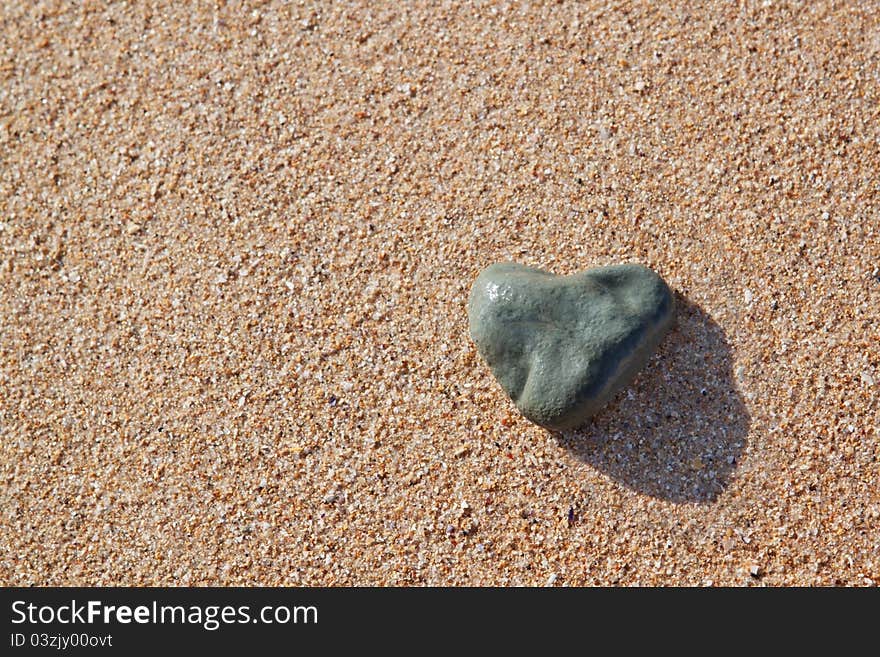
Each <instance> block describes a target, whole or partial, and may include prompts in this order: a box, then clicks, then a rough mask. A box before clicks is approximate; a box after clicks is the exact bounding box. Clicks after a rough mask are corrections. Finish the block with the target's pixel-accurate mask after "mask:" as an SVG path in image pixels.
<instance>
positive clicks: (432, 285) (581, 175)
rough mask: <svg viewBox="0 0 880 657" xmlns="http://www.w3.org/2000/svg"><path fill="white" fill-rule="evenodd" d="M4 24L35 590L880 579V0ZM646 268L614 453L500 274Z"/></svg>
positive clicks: (14, 474)
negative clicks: (535, 364) (534, 371)
mask: <svg viewBox="0 0 880 657" xmlns="http://www.w3.org/2000/svg"><path fill="white" fill-rule="evenodd" d="M653 4H654V3H650V2H638V3H622V2H620V3H618V2H614V3H606V2H592V3H574V2H552V3H551V2H547V3H544V2H531V3H513V2H480V3H467V2H444V3H433V2H426V1H425V2H414V3H407V4H405V5H404V4H403V3H397V2H387V3H380V2H367V1H362V2H346V3H330V2H323V3H314V4H305V3H290V4H281V3H276V2H261V3H254V4H253V5H250V4H248V5H246V6H245V5H240V4H238V3H224V2H216V3H208V2H204V3H194V4H192V5H190V4H189V3H181V2H116V3H112V4H110V5H109V6H105V5H104V4H103V3H100V2H86V3H73V2H70V3H64V2H51V1H48V2H29V1H24V0H20V1H18V2H12V1H10V2H4V3H3V5H2V9H0V12H2V13H0V160H2V166H0V222H2V223H0V438H2V439H0V445H2V458H0V477H2V485H0V545H2V551H0V582H2V583H3V584H6V585H48V584H56V585H57V584H67V585H99V584H127V585H146V584H150V585H169V584H186V585H233V584H247V585H256V584H261V585H328V584H334V585H354V584H359V585H370V584H381V585H422V584H432V585H465V584H467V585H516V584H525V585H544V584H553V585H610V584H615V585H630V584H642V585H707V584H714V585H876V584H878V583H880V402H878V384H880V347H878V344H880V343H878V340H880V328H878V327H880V146H878V143H880V127H878V126H880V109H878V107H880V105H878V102H880V12H878V11H876V9H877V5H876V3H874V2H871V1H867V0H866V1H863V2H859V1H853V2H825V1H817V2H792V3H787V2H747V3H725V2H705V3H692V2H688V3H680V4H679V5H678V6H675V7H668V6H667V7H656V8H655V7H653ZM502 260H514V261H517V262H521V263H523V264H527V265H532V266H538V267H542V268H545V269H548V270H550V271H553V272H555V273H560V274H568V273H572V272H575V271H579V270H583V269H586V268H588V267H591V266H597V265H604V264H610V263H617V262H640V263H643V264H645V265H647V266H649V267H652V268H653V269H655V270H656V271H657V272H659V273H660V274H661V275H662V276H663V277H664V278H665V280H666V281H667V282H668V283H669V284H670V286H671V287H672V288H673V289H674V290H675V293H676V298H677V303H678V304H679V308H680V312H679V316H678V323H677V325H676V328H675V329H674V330H673V332H672V333H671V334H670V335H669V336H668V338H667V339H666V340H665V341H664V343H663V344H662V345H661V347H660V349H659V351H658V353H657V354H656V355H655V356H654V357H653V358H652V359H651V360H650V362H649V363H648V365H647V367H646V369H645V370H644V371H643V372H642V374H641V375H640V376H639V377H638V378H637V380H636V381H635V383H634V384H633V385H632V386H630V387H629V388H628V389H626V390H625V391H623V392H622V393H620V394H619V395H618V396H617V397H616V398H615V399H614V400H613V402H612V403H611V404H610V405H609V406H608V407H607V409H606V410H605V411H604V412H603V413H601V414H600V415H599V416H598V417H597V418H596V419H595V421H594V422H593V423H592V424H590V425H588V426H587V427H585V428H584V429H582V430H579V431H576V432H569V433H566V434H553V433H551V432H548V431H545V430H543V429H541V428H539V427H536V426H534V425H532V424H530V423H529V422H528V421H526V420H525V419H523V418H522V417H521V416H520V415H519V414H518V413H517V412H516V410H515V409H514V407H513V404H512V402H511V401H510V400H509V399H507V397H506V396H505V395H504V393H503V391H502V390H501V388H500V386H499V385H498V384H497V383H496V382H495V381H494V380H493V378H492V376H491V374H490V372H489V370H488V367H486V365H485V364H484V363H483V362H482V361H481V360H480V358H479V356H478V355H477V353H476V349H475V347H474V345H473V344H472V342H471V341H470V339H469V336H468V331H467V314H466V301H467V294H468V291H469V289H470V285H471V284H472V282H473V280H474V279H475V278H476V276H477V274H478V273H479V271H480V270H481V269H482V268H484V267H485V266H487V265H489V264H490V263H493V262H497V261H502Z"/></svg>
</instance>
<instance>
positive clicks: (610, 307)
mask: <svg viewBox="0 0 880 657" xmlns="http://www.w3.org/2000/svg"><path fill="white" fill-rule="evenodd" d="M674 306H675V303H674V299H673V296H672V292H671V291H670V290H669V287H668V286H667V285H666V283H664V282H663V279H662V278H660V276H658V275H657V274H656V273H654V272H653V271H651V270H650V269H648V268H647V267H643V266H642V265H637V264H626V265H613V266H610V267H597V268H595V269H589V270H587V271H585V272H582V273H578V274H572V275H571V276H554V275H553V274H550V273H548V272H545V271H542V270H540V269H535V268H533V267H525V266H523V265H518V264H515V263H502V264H495V265H491V266H490V267H487V268H486V269H485V270H483V272H482V273H481V274H480V275H479V277H478V278H477V280H476V282H475V283H474V286H473V288H472V289H471V294H470V299H469V301H468V321H469V324H470V333H471V338H472V339H473V341H474V342H475V343H476V345H477V349H478V351H479V352H480V355H481V356H482V357H483V358H485V359H486V362H487V363H488V364H489V367H490V368H491V369H492V373H493V374H494V375H495V378H496V379H498V382H499V383H500V384H501V386H502V387H503V388H504V390H505V392H507V394H508V395H510V398H511V399H513V401H514V403H515V404H516V406H517V408H518V409H519V410H520V412H522V414H523V415H525V416H526V417H527V418H528V419H530V420H531V421H532V422H535V423H536V424H540V425H542V426H545V427H547V428H550V429H556V430H563V429H571V428H574V427H576V426H578V425H580V424H583V423H584V422H585V421H586V420H588V419H589V418H590V417H592V416H593V415H594V414H595V413H596V411H598V410H599V409H600V408H601V407H602V406H603V405H604V404H605V403H606V402H607V401H608V400H609V399H610V398H611V397H612V396H613V395H614V393H615V392H617V391H618V390H619V389H620V388H622V387H623V386H625V385H627V384H628V383H629V382H630V381H631V380H632V379H633V378H634V377H635V375H636V373H637V372H638V371H639V369H641V368H642V366H643V365H644V364H645V363H646V362H647V360H648V358H649V357H650V356H651V354H652V353H653V351H654V349H655V348H656V347H657V345H658V344H659V343H660V341H661V340H662V338H663V336H664V335H665V334H666V332H667V330H668V329H669V327H670V326H671V325H672V320H673V316H674Z"/></svg>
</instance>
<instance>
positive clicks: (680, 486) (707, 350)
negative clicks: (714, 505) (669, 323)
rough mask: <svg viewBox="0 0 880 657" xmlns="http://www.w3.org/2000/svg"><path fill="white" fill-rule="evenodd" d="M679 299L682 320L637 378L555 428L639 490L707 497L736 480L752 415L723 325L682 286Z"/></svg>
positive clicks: (580, 452)
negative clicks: (578, 420) (586, 418)
mask: <svg viewBox="0 0 880 657" xmlns="http://www.w3.org/2000/svg"><path fill="white" fill-rule="evenodd" d="M676 303H677V312H676V315H677V318H676V324H675V326H673V328H672V330H671V331H670V332H669V335H667V336H666V338H665V339H664V340H663V342H662V343H661V345H660V347H659V348H658V350H657V353H655V354H654V356H653V357H652V358H651V360H650V361H649V362H648V364H647V365H646V366H645V369H644V370H642V372H641V373H639V375H638V376H637V377H636V380H635V381H634V382H633V383H632V384H631V385H629V386H628V387H626V388H625V389H624V390H622V391H621V392H619V393H618V394H617V396H616V397H615V398H614V399H613V400H612V401H611V402H610V403H609V405H608V407H606V408H605V409H604V410H603V411H601V412H600V413H599V414H598V415H596V416H595V417H594V418H593V419H592V420H591V421H590V422H588V423H587V424H586V425H584V426H583V427H580V428H578V429H576V430H574V431H566V432H563V433H558V434H555V435H556V437H557V439H558V440H559V442H560V443H561V444H562V445H563V446H564V447H566V448H567V449H569V450H570V451H571V452H572V453H574V454H575V455H576V456H577V457H578V458H580V459H581V460H583V461H584V462H586V463H589V464H590V465H592V466H593V467H595V468H596V469H598V470H600V471H601V472H604V473H605V474H607V475H608V476H610V477H612V478H613V479H615V480H616V481H619V482H621V483H622V484H624V485H626V486H628V487H629V488H632V489H633V490H636V491H638V492H640V493H645V494H647V495H652V496H654V497H657V498H660V499H664V500H669V501H672V502H677V503H701V504H708V503H711V502H714V501H715V499H716V498H717V497H718V495H719V494H720V493H721V492H722V491H723V490H724V488H725V487H726V486H727V485H728V483H729V482H730V479H731V477H732V475H733V472H734V470H735V469H736V466H737V464H738V462H739V459H740V455H741V454H742V451H743V449H744V448H745V444H746V437H747V435H748V430H749V423H750V417H749V414H748V410H747V409H746V406H745V404H744V403H743V400H742V397H741V396H740V394H739V391H738V390H737V388H736V383H735V380H734V375H733V370H732V358H731V353H730V347H729V345H728V343H727V339H726V338H725V335H724V331H723V329H722V328H721V327H720V326H719V325H718V324H717V323H716V322H715V321H714V320H713V319H712V318H711V317H710V316H709V315H707V314H706V313H705V312H704V311H703V310H702V309H701V308H700V307H699V306H697V305H696V304H694V303H691V302H690V301H688V300H687V299H685V298H684V297H682V296H681V295H680V294H678V293H676Z"/></svg>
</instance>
